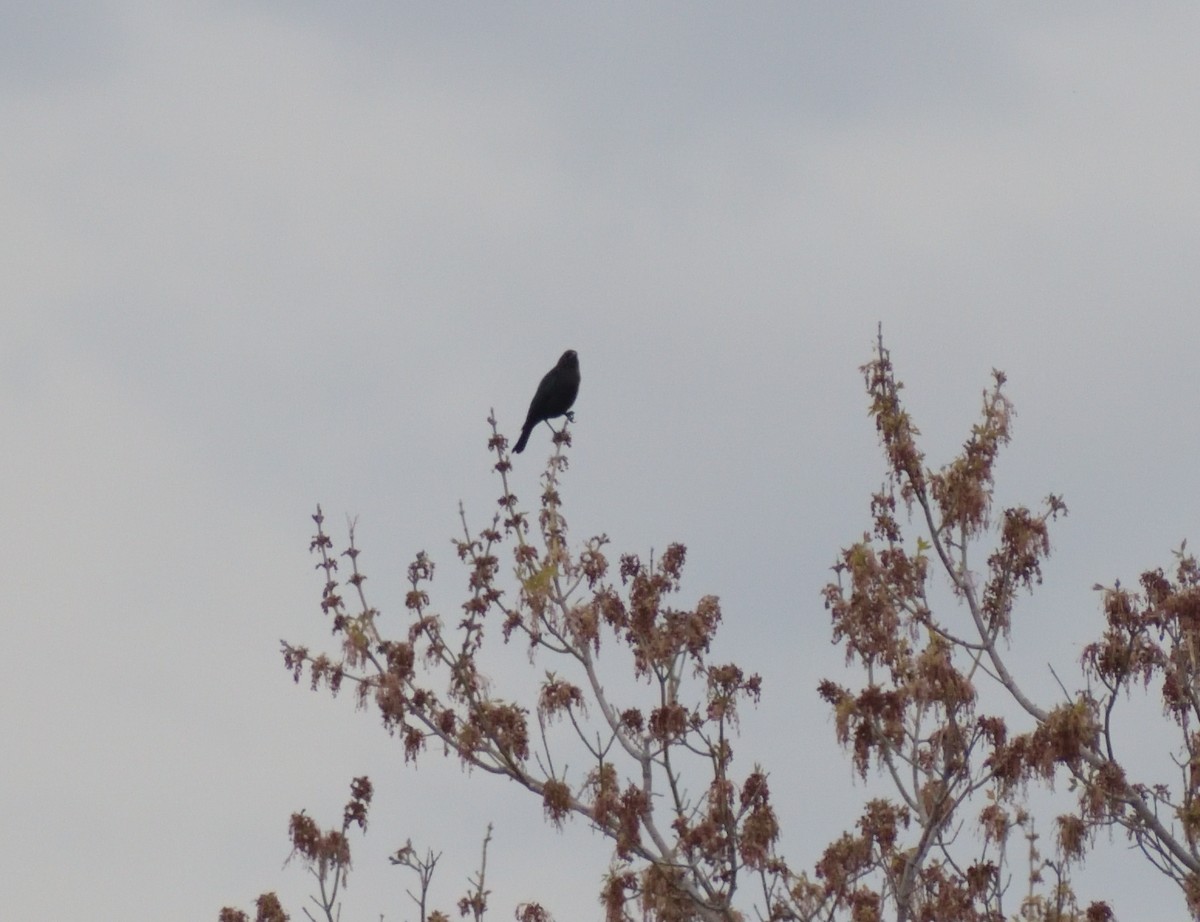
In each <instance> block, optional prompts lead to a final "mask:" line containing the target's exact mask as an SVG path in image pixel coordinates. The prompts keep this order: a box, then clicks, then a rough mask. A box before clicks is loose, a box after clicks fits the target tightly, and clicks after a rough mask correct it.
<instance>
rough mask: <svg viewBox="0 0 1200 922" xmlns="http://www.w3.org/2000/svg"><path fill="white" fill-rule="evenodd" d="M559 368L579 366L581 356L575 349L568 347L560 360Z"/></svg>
mask: <svg viewBox="0 0 1200 922" xmlns="http://www.w3.org/2000/svg"><path fill="white" fill-rule="evenodd" d="M558 367H559V368H578V367H579V356H578V355H576V354H575V350H574V349H568V350H567V351H566V352H564V353H563V354H562V358H561V359H559V360H558Z"/></svg>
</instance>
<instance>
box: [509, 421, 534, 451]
mask: <svg viewBox="0 0 1200 922" xmlns="http://www.w3.org/2000/svg"><path fill="white" fill-rule="evenodd" d="M531 432H533V426H523V427H522V428H521V437H520V438H519V439H517V444H516V445H514V446H513V453H514V454H518V455H519V454H520V453H521V452H523V451H524V450H525V443H526V442H528V441H529V433H531Z"/></svg>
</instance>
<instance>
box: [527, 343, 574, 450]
mask: <svg viewBox="0 0 1200 922" xmlns="http://www.w3.org/2000/svg"><path fill="white" fill-rule="evenodd" d="M578 394H579V356H577V355H576V354H575V350H574V349H568V350H567V351H566V352H564V353H563V354H562V358H560V359H559V360H558V364H557V365H555V366H554V367H553V368H551V369H550V370H549V371H548V372H546V376H545V377H544V378H542V383H541V384H539V385H538V389H537V393H536V394H534V395H533V400H532V401H530V403H529V413H528V414H526V416H525V425H524V426H522V427H521V437H520V438H519V439H517V444H516V445H514V446H513V451H514V452H516V453H517V454H520V453H521V452H523V451H524V450H525V443H526V442H528V441H529V433H531V432H533V428H534V426H536V425H537V424H538V423H540V422H545V421H546V420H548V419H554V418H555V417H556V416H564V415H565V416H566V417H567V419H568V420H569V421H571V422H575V414H574V413H572V412H571V404H573V403H574V402H575V397H576V395H578Z"/></svg>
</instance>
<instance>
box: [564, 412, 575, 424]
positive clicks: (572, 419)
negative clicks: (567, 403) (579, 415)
mask: <svg viewBox="0 0 1200 922" xmlns="http://www.w3.org/2000/svg"><path fill="white" fill-rule="evenodd" d="M563 416H565V417H566V418H567V422H569V423H573V422H575V411H574V410H567V412H566V413H564V414H563Z"/></svg>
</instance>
